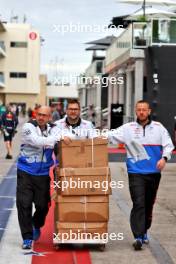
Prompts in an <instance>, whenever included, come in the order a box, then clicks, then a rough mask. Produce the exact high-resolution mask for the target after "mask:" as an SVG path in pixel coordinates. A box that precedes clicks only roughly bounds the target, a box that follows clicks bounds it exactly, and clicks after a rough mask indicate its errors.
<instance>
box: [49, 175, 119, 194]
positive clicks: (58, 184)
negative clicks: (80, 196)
mask: <svg viewBox="0 0 176 264" xmlns="http://www.w3.org/2000/svg"><path fill="white" fill-rule="evenodd" d="M52 187H53V188H54V189H56V188H58V189H60V190H61V191H62V192H64V191H65V190H67V189H101V190H102V192H105V193H106V192H107V191H108V190H109V188H111V189H122V188H123V187H124V181H117V182H116V181H108V180H105V181H98V180H91V181H90V180H82V179H81V178H77V179H72V178H69V179H68V180H62V181H53V185H52Z"/></svg>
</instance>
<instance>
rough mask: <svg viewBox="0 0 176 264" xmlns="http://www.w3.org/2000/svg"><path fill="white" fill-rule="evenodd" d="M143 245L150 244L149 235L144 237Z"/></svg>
mask: <svg viewBox="0 0 176 264" xmlns="http://www.w3.org/2000/svg"><path fill="white" fill-rule="evenodd" d="M142 243H143V244H149V238H148V236H147V233H146V234H144V235H143V238H142Z"/></svg>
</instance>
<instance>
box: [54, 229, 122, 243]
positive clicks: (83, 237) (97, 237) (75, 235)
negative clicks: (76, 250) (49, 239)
mask: <svg viewBox="0 0 176 264" xmlns="http://www.w3.org/2000/svg"><path fill="white" fill-rule="evenodd" d="M123 239H124V234H123V233H102V234H100V233H90V232H81V230H78V232H73V231H72V230H69V232H67V233H64V232H63V233H59V232H58V233H53V241H54V242H56V243H57V242H59V241H62V242H63V241H68V240H69V241H74V243H75V242H80V241H88V240H93V241H94V242H100V241H101V242H103V243H108V241H109V240H111V241H117V240H118V241H122V240H123Z"/></svg>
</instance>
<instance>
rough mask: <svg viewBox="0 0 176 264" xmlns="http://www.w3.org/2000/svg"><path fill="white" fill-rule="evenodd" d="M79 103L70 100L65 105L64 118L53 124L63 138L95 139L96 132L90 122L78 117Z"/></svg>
mask: <svg viewBox="0 0 176 264" xmlns="http://www.w3.org/2000/svg"><path fill="white" fill-rule="evenodd" d="M80 113H81V110H80V103H79V101H78V100H77V99H70V100H69V101H68V104H67V109H66V116H65V117H64V118H62V119H60V120H59V121H56V122H55V124H56V125H57V127H58V128H59V129H60V130H61V133H62V135H63V136H67V137H69V138H71V139H81V138H82V139H84V138H93V137H96V136H97V135H96V131H95V129H94V126H93V124H92V123H91V122H90V121H87V120H84V119H82V118H81V117H80Z"/></svg>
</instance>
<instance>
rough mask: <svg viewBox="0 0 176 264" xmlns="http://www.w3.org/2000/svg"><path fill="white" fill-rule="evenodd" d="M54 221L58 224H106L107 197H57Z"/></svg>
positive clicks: (107, 212) (107, 218) (107, 215)
mask: <svg viewBox="0 0 176 264" xmlns="http://www.w3.org/2000/svg"><path fill="white" fill-rule="evenodd" d="M55 202H56V204H55V220H56V221H59V222H107V221H108V220H109V196H107V195H104V196H60V195H59V196H57V197H56V199H55Z"/></svg>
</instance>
